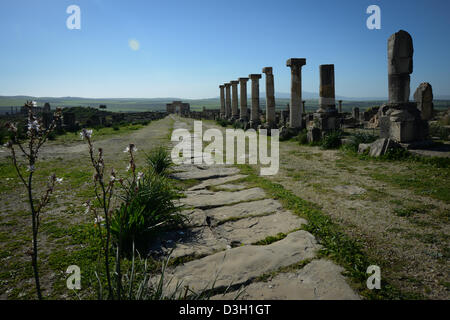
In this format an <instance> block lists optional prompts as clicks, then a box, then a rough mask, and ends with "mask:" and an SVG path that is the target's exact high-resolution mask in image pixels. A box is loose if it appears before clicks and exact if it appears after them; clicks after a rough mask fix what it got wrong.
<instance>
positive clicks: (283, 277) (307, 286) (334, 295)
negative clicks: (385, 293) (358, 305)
mask: <svg viewBox="0 0 450 320" xmlns="http://www.w3.org/2000/svg"><path fill="white" fill-rule="evenodd" d="M342 271H343V268H342V267H340V266H337V265H336V264H334V263H333V262H331V261H329V260H325V259H320V260H313V261H312V262H310V263H309V264H307V265H306V266H305V267H304V268H302V269H301V270H298V271H297V272H294V273H281V274H278V275H276V276H275V277H274V278H273V279H271V280H269V281H267V282H255V283H252V284H250V285H248V286H247V287H244V288H243V289H242V290H241V294H240V295H239V297H238V299H239V300H240V299H242V300H360V299H361V297H360V296H359V295H358V294H356V293H355V292H354V291H353V290H352V288H351V287H350V286H349V285H348V284H347V282H346V281H345V278H344V276H342V274H341V272H342ZM236 296H237V292H229V293H227V294H225V295H217V296H214V297H212V299H213V300H222V299H223V300H228V299H234V298H236Z"/></svg>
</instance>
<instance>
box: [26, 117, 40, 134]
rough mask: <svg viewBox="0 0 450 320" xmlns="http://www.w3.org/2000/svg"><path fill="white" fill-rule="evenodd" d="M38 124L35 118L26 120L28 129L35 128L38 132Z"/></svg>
mask: <svg viewBox="0 0 450 320" xmlns="http://www.w3.org/2000/svg"><path fill="white" fill-rule="evenodd" d="M40 127H41V126H40V125H39V122H37V120H34V121H33V122H28V130H29V131H31V130H35V131H36V132H39V129H40Z"/></svg>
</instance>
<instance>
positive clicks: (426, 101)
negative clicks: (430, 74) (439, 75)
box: [414, 82, 433, 120]
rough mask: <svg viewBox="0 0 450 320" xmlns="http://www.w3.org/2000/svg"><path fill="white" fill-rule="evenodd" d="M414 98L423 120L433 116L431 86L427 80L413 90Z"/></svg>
mask: <svg viewBox="0 0 450 320" xmlns="http://www.w3.org/2000/svg"><path fill="white" fill-rule="evenodd" d="M414 100H416V103H417V109H419V110H420V112H421V113H422V119H423V120H431V118H433V88H432V87H431V84H429V83H428V82H424V83H421V84H420V85H419V87H418V88H417V90H416V92H414Z"/></svg>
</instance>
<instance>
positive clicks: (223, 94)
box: [219, 85, 225, 119]
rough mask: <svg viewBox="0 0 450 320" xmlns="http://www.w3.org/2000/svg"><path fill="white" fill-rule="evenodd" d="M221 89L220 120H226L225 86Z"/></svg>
mask: <svg viewBox="0 0 450 320" xmlns="http://www.w3.org/2000/svg"><path fill="white" fill-rule="evenodd" d="M219 88H220V118H222V119H223V118H224V117H225V92H224V89H225V86H224V85H221V86H219Z"/></svg>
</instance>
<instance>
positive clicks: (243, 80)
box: [238, 77, 249, 82]
mask: <svg viewBox="0 0 450 320" xmlns="http://www.w3.org/2000/svg"><path fill="white" fill-rule="evenodd" d="M248 80H249V78H245V77H243V78H239V79H238V81H239V82H247V81H248Z"/></svg>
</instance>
